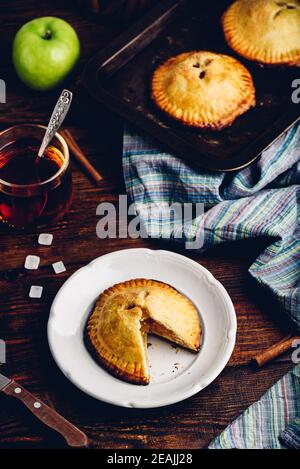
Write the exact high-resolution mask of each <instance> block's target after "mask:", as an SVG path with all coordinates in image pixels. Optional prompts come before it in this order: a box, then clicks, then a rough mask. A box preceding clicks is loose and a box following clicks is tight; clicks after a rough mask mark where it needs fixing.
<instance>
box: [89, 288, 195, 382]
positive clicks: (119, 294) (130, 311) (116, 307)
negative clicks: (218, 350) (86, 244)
mask: <svg viewBox="0 0 300 469" xmlns="http://www.w3.org/2000/svg"><path fill="white" fill-rule="evenodd" d="M148 333H153V334H155V335H158V336H160V337H163V338H165V339H167V340H169V341H171V342H173V343H175V344H178V345H181V346H182V347H185V348H187V349H189V350H191V351H194V352H198V351H199V348H200V338H201V327H200V320H199V315H198V312H197V309H196V308H195V306H194V305H193V303H192V302H191V301H190V300H189V299H188V298H186V297H185V296H184V295H182V294H181V293H179V292H178V291H177V290H175V288H173V287H171V286H170V285H167V284H165V283H162V282H158V281H155V280H146V279H134V280H128V281H126V282H122V283H119V284H117V285H114V286H112V287H111V288H108V289H107V290H105V291H104V292H103V293H102V294H101V295H100V296H99V298H98V300H97V303H96V307H95V309H94V311H93V313H92V314H91V316H90V318H89V319H88V322H87V327H86V341H87V345H88V348H89V350H90V351H91V353H92V355H93V356H94V357H95V358H96V359H97V360H98V361H99V362H100V363H101V364H103V365H104V366H105V367H106V368H107V369H108V371H110V372H111V373H112V374H114V375H116V376H118V377H119V378H121V379H124V380H125V381H129V382H131V383H135V384H148V383H149V372H148V363H147V334H148Z"/></svg>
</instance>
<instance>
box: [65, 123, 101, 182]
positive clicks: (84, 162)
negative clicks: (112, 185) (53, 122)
mask: <svg viewBox="0 0 300 469" xmlns="http://www.w3.org/2000/svg"><path fill="white" fill-rule="evenodd" d="M60 134H61V135H62V136H63V137H64V139H65V140H66V142H67V144H68V146H69V148H70V150H71V152H72V154H73V156H74V157H75V158H76V160H77V161H78V162H79V163H80V164H81V166H82V167H83V168H84V169H85V170H86V172H87V173H88V174H89V175H90V176H91V178H92V179H93V180H94V181H95V182H96V184H97V185H99V184H100V182H101V181H102V179H103V177H102V176H101V174H100V173H99V172H98V171H97V170H96V169H95V168H94V166H93V165H92V164H91V163H90V162H89V160H88V159H87V157H86V156H85V154H84V153H83V151H82V150H81V148H80V147H79V146H78V144H77V142H76V141H75V139H74V137H73V135H72V134H71V132H70V131H69V130H66V129H65V130H62V131H61V132H60Z"/></svg>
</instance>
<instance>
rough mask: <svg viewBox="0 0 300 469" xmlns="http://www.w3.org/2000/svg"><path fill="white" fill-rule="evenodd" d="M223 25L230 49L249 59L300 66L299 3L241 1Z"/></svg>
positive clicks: (232, 9)
mask: <svg viewBox="0 0 300 469" xmlns="http://www.w3.org/2000/svg"><path fill="white" fill-rule="evenodd" d="M222 24H223V30H224V34H225V39H226V41H227V43H228V45H229V46H230V47H231V48H232V49H233V50H235V51H236V52H237V53H238V54H240V55H242V56H244V57H246V58H247V59H249V60H254V61H256V62H259V63H262V64H268V65H286V66H300V1H299V0H287V1H281V0H237V1H235V2H234V3H233V4H232V5H231V6H230V7H229V8H228V9H227V10H226V12H225V13H224V15H223V18H222Z"/></svg>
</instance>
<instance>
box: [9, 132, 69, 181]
mask: <svg viewBox="0 0 300 469" xmlns="http://www.w3.org/2000/svg"><path fill="white" fill-rule="evenodd" d="M22 127H23V128H26V127H35V128H40V129H44V130H46V129H47V127H46V126H45V125H42V124H16V125H12V126H11V127H8V128H7V129H4V130H1V131H0V139H1V137H2V135H4V134H5V133H7V132H9V131H11V130H13V129H17V128H22ZM54 137H55V138H57V140H58V141H59V142H60V143H61V145H62V147H63V156H64V162H63V164H62V165H61V167H60V168H59V170H58V171H57V172H56V173H54V174H53V175H52V176H51V177H50V178H48V179H45V180H44V181H41V182H35V183H33V184H15V183H12V182H8V181H5V180H4V179H1V178H0V186H1V185H2V186H6V187H9V188H11V189H26V188H30V189H37V188H39V187H43V186H45V185H47V184H49V183H51V182H53V181H55V179H57V177H59V176H61V175H62V174H63V173H64V172H65V170H66V169H67V168H68V166H69V162H70V154H69V147H68V145H67V142H66V141H65V139H64V137H63V136H62V135H61V134H60V133H59V132H55V135H54ZM0 143H1V142H0ZM41 143H42V141H41ZM0 151H1V144H0Z"/></svg>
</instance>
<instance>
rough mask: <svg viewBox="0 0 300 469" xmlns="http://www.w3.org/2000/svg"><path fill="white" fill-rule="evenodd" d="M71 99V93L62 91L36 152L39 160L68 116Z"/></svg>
mask: <svg viewBox="0 0 300 469" xmlns="http://www.w3.org/2000/svg"><path fill="white" fill-rule="evenodd" d="M72 97H73V93H72V92H71V91H69V90H63V92H62V93H61V95H60V97H59V98H58V101H57V103H56V105H55V108H54V110H53V112H52V115H51V117H50V120H49V124H48V127H47V130H46V132H45V135H44V138H43V141H42V144H41V146H40V149H39V152H38V156H39V157H40V158H41V157H42V156H43V155H44V151H45V149H46V148H47V146H48V145H49V143H50V142H51V140H52V138H53V137H54V135H55V133H56V132H57V131H58V129H59V128H60V126H61V124H62V123H63V121H64V119H65V117H66V115H67V114H68V111H69V109H70V106H71V101H72Z"/></svg>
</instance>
